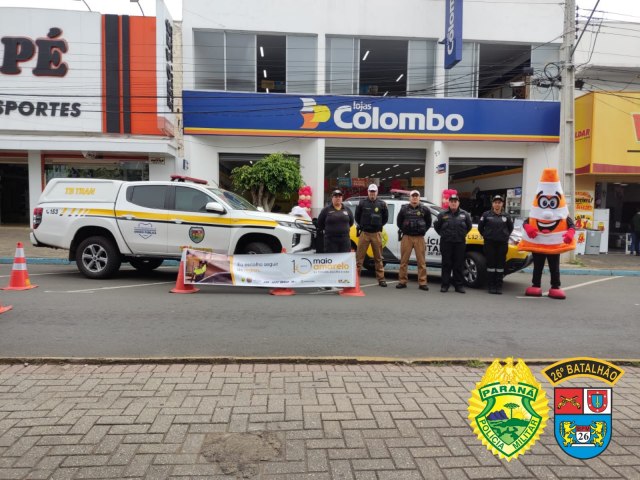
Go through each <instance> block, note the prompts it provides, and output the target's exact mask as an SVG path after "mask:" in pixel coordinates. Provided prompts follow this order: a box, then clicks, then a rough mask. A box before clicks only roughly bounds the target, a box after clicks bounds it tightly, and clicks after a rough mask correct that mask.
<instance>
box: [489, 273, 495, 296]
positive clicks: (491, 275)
mask: <svg viewBox="0 0 640 480" xmlns="http://www.w3.org/2000/svg"><path fill="white" fill-rule="evenodd" d="M489 293H496V272H489Z"/></svg>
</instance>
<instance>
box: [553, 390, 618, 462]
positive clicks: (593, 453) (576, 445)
mask: <svg viewBox="0 0 640 480" xmlns="http://www.w3.org/2000/svg"><path fill="white" fill-rule="evenodd" d="M612 393H613V392H612V390H611V389H610V388H588V387H587V388H555V390H554V401H553V404H554V411H555V420H554V424H555V437H556V441H557V442H558V445H560V448H562V450H563V451H564V452H565V453H566V454H567V455H570V456H572V457H574V458H580V459H587V458H593V457H597V456H598V455H600V454H601V453H602V452H604V451H605V450H606V448H607V447H608V446H609V442H610V441H611V430H612V428H611V400H612V398H611V396H612Z"/></svg>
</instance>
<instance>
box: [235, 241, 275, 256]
mask: <svg viewBox="0 0 640 480" xmlns="http://www.w3.org/2000/svg"><path fill="white" fill-rule="evenodd" d="M240 253H242V254H245V255H266V254H269V253H276V252H274V251H273V250H272V249H271V247H270V246H269V245H267V244H266V243H262V242H251V243H247V244H246V245H245V246H244V248H243V249H242V251H241V252H240Z"/></svg>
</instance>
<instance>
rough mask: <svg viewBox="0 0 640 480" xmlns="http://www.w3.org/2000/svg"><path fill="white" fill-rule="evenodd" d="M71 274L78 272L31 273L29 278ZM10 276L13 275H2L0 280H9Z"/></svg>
mask: <svg viewBox="0 0 640 480" xmlns="http://www.w3.org/2000/svg"><path fill="white" fill-rule="evenodd" d="M71 273H78V272H52V273H30V274H29V277H40V276H42V275H69V274H71ZM10 276H11V274H9V275H0V278H9V277H10Z"/></svg>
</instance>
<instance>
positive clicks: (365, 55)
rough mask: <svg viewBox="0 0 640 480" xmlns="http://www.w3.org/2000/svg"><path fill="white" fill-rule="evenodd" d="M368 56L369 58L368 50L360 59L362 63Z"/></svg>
mask: <svg viewBox="0 0 640 480" xmlns="http://www.w3.org/2000/svg"><path fill="white" fill-rule="evenodd" d="M368 56H369V50H367V53H365V54H364V57H362V61H363V62H364V61H365V60H366V59H367V57H368Z"/></svg>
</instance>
